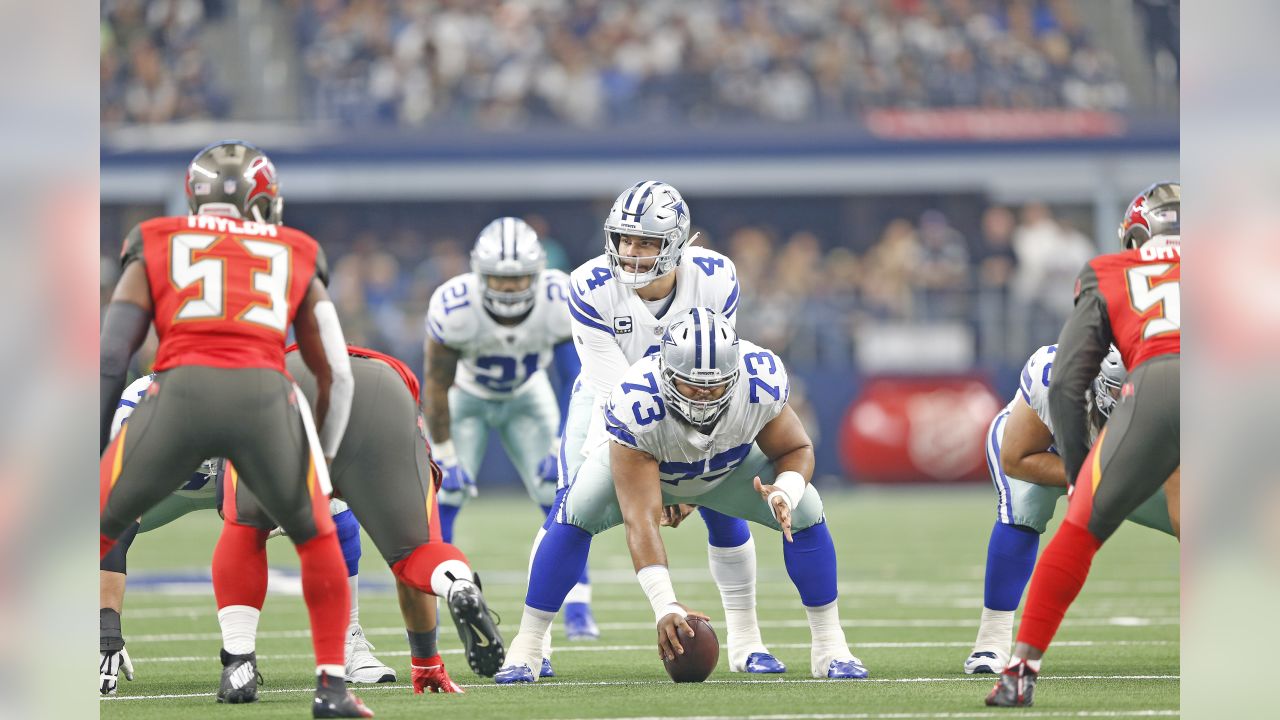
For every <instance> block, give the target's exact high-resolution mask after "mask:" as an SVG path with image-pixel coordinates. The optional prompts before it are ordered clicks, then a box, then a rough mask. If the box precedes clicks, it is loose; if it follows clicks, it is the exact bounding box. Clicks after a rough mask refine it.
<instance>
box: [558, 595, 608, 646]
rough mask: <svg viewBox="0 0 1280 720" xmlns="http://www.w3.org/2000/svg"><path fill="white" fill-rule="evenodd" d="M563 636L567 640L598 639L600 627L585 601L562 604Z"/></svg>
mask: <svg viewBox="0 0 1280 720" xmlns="http://www.w3.org/2000/svg"><path fill="white" fill-rule="evenodd" d="M564 636H565V637H566V638H568V639H569V640H599V639H600V628H598V627H596V619H595V617H593V616H592V614H591V606H590V605H588V604H587V603H582V602H572V603H565V604H564Z"/></svg>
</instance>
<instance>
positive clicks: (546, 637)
mask: <svg viewBox="0 0 1280 720" xmlns="http://www.w3.org/2000/svg"><path fill="white" fill-rule="evenodd" d="M546 536H547V530H546V528H541V527H540V528H538V532H537V533H536V534H535V535H534V536H533V547H531V548H529V568H528V570H527V571H526V572H525V586H526V587H528V585H529V582H530V581H531V580H532V578H533V558H534V556H536V555H537V554H538V546H539V545H541V544H542V538H544V537H546ZM576 589H577V586H576V585H575V586H574V590H576ZM587 591H588V595H587V602H590V601H591V595H590V594H589V593H590V591H591V587H590V586H587ZM571 597H573V590H570V591H569V595H568V597H566V598H565V602H572V601H571V600H569V598H571ZM525 609H526V610H529V609H530V608H528V606H526V608H525ZM534 612H541V611H540V610H535V611H534ZM554 620H555V615H552V616H551V618H550V619H549V620H547V629H546V631H545V632H544V633H543V636H542V657H544V658H547V659H550V658H551V625H552V622H553V621H554ZM521 627H522V628H523V627H524V624H523V623H521ZM507 664H508V665H510V664H511V663H507ZM529 667H530V668H532V669H533V674H534V675H537V674H538V671H539V670H540V669H541V668H542V660H541V658H539V660H538V664H537V665H530V666H529Z"/></svg>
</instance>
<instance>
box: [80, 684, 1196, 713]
mask: <svg viewBox="0 0 1280 720" xmlns="http://www.w3.org/2000/svg"><path fill="white" fill-rule="evenodd" d="M1181 678H1182V676H1181V675H1058V676H1052V675H1042V676H1041V677H1040V679H1041V680H1055V681H1056V680H1181ZM832 682H848V683H851V684H852V683H894V684H896V683H952V682H961V683H973V682H977V683H990V682H991V678H989V677H986V676H967V675H966V676H956V677H940V678H938V677H934V678H929V677H917V678H867V679H865V680H849V681H838V680H822V679H817V678H803V679H794V680H790V679H769V680H764V679H761V680H708V681H706V682H705V683H704V684H705V685H751V684H761V685H767V684H783V685H796V684H810V683H832ZM670 684H671V682H670V681H668V680H600V681H593V682H573V681H568V682H565V681H557V680H549V681H541V682H536V683H532V684H531V685H528V687H607V686H628V687H630V686H647V685H663V686H666V685H670ZM462 687H463V688H465V689H467V690H477V689H505V688H504V687H503V686H502V685H497V684H495V683H474V684H463V685H462ZM410 688H412V686H411V685H398V684H382V685H359V686H356V688H355V689H356V691H357V692H358V693H367V692H369V691H371V690H407V689H410ZM309 692H315V688H314V687H301V688H272V689H260V690H258V693H259V694H268V693H271V694H275V693H309ZM517 692H518V691H517ZM214 695H216V693H212V692H207V693H184V694H170V695H115V696H109V697H104V698H102V700H103V701H104V702H111V701H126V700H172V699H181V698H201V697H213V696H214ZM1132 712H1152V713H1161V712H1171V711H1163V710H1150V711H1146V710H1143V711H1129V713H1132ZM1129 713H1117V714H1114V715H1099V716H1098V717H1121V716H1124V715H1126V714H1129ZM1006 716H1007V713H1006ZM1018 716H1019V717H1027V715H1025V714H1024V713H1021V712H1020V713H1018ZM1059 716H1067V717H1092V716H1091V715H1079V714H1076V713H1064V714H1062V715H1059ZM760 717H762V718H763V717H788V718H789V717H806V718H808V717H814V718H823V717H834V718H844V717H850V718H860V717H866V718H872V717H884V718H895V717H905V718H915V717H920V718H932V717H940V718H947V717H957V718H959V717H986V715H978V714H972V713H971V714H952V715H947V714H942V715H928V714H921V715H912V714H906V715H897V714H884V715H875V714H869V715H829V716H828V715H812V716H811V715H803V716H760ZM686 720H687V719H686Z"/></svg>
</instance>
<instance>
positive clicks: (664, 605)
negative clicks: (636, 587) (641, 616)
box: [636, 565, 687, 622]
mask: <svg viewBox="0 0 1280 720" xmlns="http://www.w3.org/2000/svg"><path fill="white" fill-rule="evenodd" d="M636 579H637V580H639V581H640V587H641V588H643V589H644V594H645V595H646V596H647V597H648V598H649V605H650V606H651V607H652V608H653V615H654V621H655V622H656V621H658V620H661V619H662V618H663V617H665V616H667V615H670V614H671V613H676V614H678V615H680V616H681V617H685V616H686V615H687V613H686V612H685V611H684V608H681V607H680V606H679V605H677V604H676V591H675V588H673V587H672V586H671V572H670V571H669V570H667V566H665V565H649V566H646V567H642V568H640V569H639V570H638V571H636Z"/></svg>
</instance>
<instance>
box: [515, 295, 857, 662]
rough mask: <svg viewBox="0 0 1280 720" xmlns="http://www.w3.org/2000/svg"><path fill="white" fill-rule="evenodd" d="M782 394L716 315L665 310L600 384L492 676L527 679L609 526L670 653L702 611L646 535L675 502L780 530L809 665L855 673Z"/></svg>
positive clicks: (779, 370)
mask: <svg viewBox="0 0 1280 720" xmlns="http://www.w3.org/2000/svg"><path fill="white" fill-rule="evenodd" d="M788 396H789V383H788V381H787V374H786V370H785V368H784V367H783V364H782V360H780V359H779V358H778V356H777V355H775V354H774V353H772V352H770V351H769V350H766V349H764V348H761V347H759V346H756V345H753V344H751V343H748V342H743V341H739V340H738V337H737V334H736V333H735V332H734V329H733V327H732V325H731V324H730V323H729V321H728V320H727V319H726V318H725V317H723V316H722V315H720V314H718V313H716V312H715V311H714V310H712V309H711V308H697V307H695V308H691V309H689V310H687V311H685V312H681V313H679V314H677V315H675V316H674V317H673V318H672V319H671V324H670V325H669V326H668V327H667V329H666V330H665V332H664V334H663V336H662V339H661V342H660V349H659V351H658V353H656V354H655V355H652V356H649V357H644V358H641V359H640V360H639V361H637V362H636V363H635V364H634V365H633V366H632V367H631V368H630V369H629V370H628V371H627V372H626V373H625V374H624V375H623V377H622V379H621V382H620V383H618V384H617V385H616V386H615V387H614V388H613V390H612V392H611V394H610V397H609V401H608V403H607V404H606V407H605V409H604V417H605V424H606V432H607V433H608V435H609V436H610V438H611V441H607V442H605V443H602V444H599V445H596V446H594V447H593V448H592V449H591V452H590V454H589V455H588V456H587V458H586V460H585V462H584V463H583V465H582V467H581V468H580V469H579V471H578V473H577V477H576V478H575V479H574V482H573V484H572V485H570V486H569V488H568V490H567V491H566V492H565V494H564V498H563V501H562V503H561V505H560V507H559V508H558V510H557V512H556V517H555V518H554V520H553V523H552V526H551V529H550V530H549V531H548V533H547V535H546V537H545V538H544V539H543V542H542V544H541V545H540V546H539V547H538V549H537V552H536V554H535V556H534V560H533V572H532V577H531V581H530V587H529V593H528V595H527V596H526V599H525V611H524V615H523V617H522V619H521V624H520V633H519V635H517V636H516V639H515V641H514V642H513V643H512V645H511V649H510V651H509V652H508V654H507V660H506V661H507V667H505V668H504V669H503V670H502V671H501V672H499V673H498V675H496V676H495V677H494V679H495V681H496V682H499V683H522V682H534V681H535V680H536V678H535V677H534V675H533V671H532V668H533V667H535V666H536V660H537V651H538V649H539V648H540V647H541V646H542V642H543V636H544V635H545V633H546V631H547V627H548V625H549V624H550V621H551V618H552V617H553V616H554V613H555V609H556V608H558V607H559V603H560V601H561V600H562V599H563V597H564V594H565V593H567V592H568V589H569V586H570V585H571V580H572V576H573V574H574V572H575V571H576V568H575V567H574V563H578V562H585V560H586V551H587V548H588V547H589V545H590V540H591V537H592V536H593V535H597V534H599V533H601V532H604V531H605V530H607V529H609V528H611V527H614V526H616V525H619V524H625V525H626V530H627V544H628V546H629V547H630V549H631V557H632V561H633V565H634V567H635V569H636V575H637V578H638V579H639V581H640V584H641V586H642V587H643V588H644V590H645V593H646V594H647V595H648V597H649V601H650V603H651V604H652V606H653V610H654V613H655V619H656V622H657V631H658V647H659V651H660V652H661V653H662V654H663V656H664V657H674V654H675V653H678V652H682V650H681V647H680V643H679V639H678V638H677V629H679V630H683V631H684V632H686V633H688V634H690V635H691V634H692V633H691V632H689V627H688V624H687V623H686V621H685V618H686V617H687V616H689V615H695V616H697V617H702V618H704V619H705V618H706V616H704V615H700V614H698V613H695V612H693V611H691V610H688V609H687V608H685V607H684V606H683V605H680V604H679V603H677V602H676V596H675V591H674V589H673V588H672V585H671V577H670V574H669V572H668V571H667V558H666V553H665V551H664V550H663V545H662V539H661V536H660V534H659V532H658V526H659V522H658V518H659V516H660V515H661V514H662V508H663V506H664V505H672V504H675V503H682V502H696V503H697V504H698V505H700V506H703V507H709V508H714V509H715V510H717V511H718V512H721V513H724V514H725V515H728V516H731V517H736V518H739V519H743V520H752V521H754V522H756V523H759V524H761V525H765V526H767V527H770V528H772V529H774V530H778V531H780V532H781V533H782V535H783V539H784V542H783V556H784V558H785V560H786V564H787V570H788V574H789V575H790V577H791V579H792V582H794V583H795V586H796V589H797V590H798V591H799V593H800V598H801V601H802V602H803V604H804V605H805V609H806V611H807V613H808V616H809V624H810V629H811V631H812V634H813V644H812V646H811V655H810V672H811V673H812V674H813V676H814V677H819V678H830V679H857V678H865V677H867V674H868V673H867V669H866V668H865V667H864V666H863V665H862V663H861V661H860V660H858V659H857V658H855V657H853V655H852V654H851V653H850V652H849V647H848V644H847V643H846V641H845V637H844V632H843V630H842V629H841V626H840V618H839V612H838V610H837V605H836V601H837V588H836V555H835V546H834V543H833V542H832V539H831V534H830V532H829V531H828V529H827V524H826V521H825V518H824V516H823V511H822V499H821V498H820V497H819V495H818V492H817V490H815V489H814V488H813V487H812V486H811V485H810V484H809V480H808V476H809V475H810V474H812V472H813V444H812V442H811V441H810V440H809V436H808V434H807V433H806V432H805V430H804V427H803V425H801V423H800V420H799V418H798V417H797V416H796V414H795V412H794V411H792V410H791V408H790V407H789V406H788V405H787V399H788ZM762 480H763V481H764V482H762Z"/></svg>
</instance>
